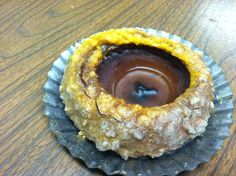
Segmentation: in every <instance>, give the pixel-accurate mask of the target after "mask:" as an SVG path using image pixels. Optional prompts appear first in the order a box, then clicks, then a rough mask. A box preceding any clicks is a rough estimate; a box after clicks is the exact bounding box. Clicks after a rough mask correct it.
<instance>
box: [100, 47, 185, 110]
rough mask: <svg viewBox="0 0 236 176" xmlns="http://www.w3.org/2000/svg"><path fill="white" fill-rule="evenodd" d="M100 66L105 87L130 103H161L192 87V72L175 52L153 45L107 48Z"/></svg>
mask: <svg viewBox="0 0 236 176" xmlns="http://www.w3.org/2000/svg"><path fill="white" fill-rule="evenodd" d="M104 57H105V58H106V59H104V60H103V61H102V62H101V63H100V64H99V65H98V68H97V74H98V79H99V82H100V84H101V85H102V87H103V88H104V89H105V90H106V91H107V92H108V93H110V94H111V95H113V96H115V97H118V98H122V99H124V100H125V101H126V102H127V103H130V104H139V105H141V106H146V107H151V106H161V105H164V104H167V103H171V102H173V101H174V100H175V99H176V98H177V97H178V96H179V95H180V94H182V93H183V92H184V91H185V89H186V88H188V87H189V83H190V77H189V72H188V70H187V69H186V67H185V66H184V64H183V63H182V62H181V61H180V60H179V59H178V58H176V57H174V56H172V55H171V54H169V53H167V52H165V51H163V50H160V49H157V48H153V47H149V46H136V45H121V46H118V47H115V48H114V49H111V50H109V51H107V53H106V54H105V56H104Z"/></svg>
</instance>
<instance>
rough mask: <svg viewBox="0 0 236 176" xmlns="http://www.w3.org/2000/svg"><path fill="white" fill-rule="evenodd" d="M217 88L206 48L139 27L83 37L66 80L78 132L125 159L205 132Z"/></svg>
mask: <svg viewBox="0 0 236 176" xmlns="http://www.w3.org/2000/svg"><path fill="white" fill-rule="evenodd" d="M213 93H214V89H213V80H212V76H211V74H210V71H209V69H208V68H207V66H206V65H205V63H204V62H203V61H202V56H201V54H200V53H198V52H195V51H192V50H191V49H190V48H188V47H187V46H185V45H183V44H181V43H179V42H176V41H174V40H171V39H168V38H163V37H158V36H156V35H151V34H148V33H147V32H145V31H143V30H142V29H139V28H120V29H110V30H107V31H103V32H99V33H96V34H93V35H91V36H89V37H88V38H85V39H83V40H81V42H80V44H79V45H78V47H77V48H76V51H75V52H74V54H73V55H72V57H71V58H70V59H69V61H68V63H67V67H66V70H65V73H64V76H63V79H62V82H61V85H60V97H61V98H62V100H63V102H64V104H65V112H66V113H67V115H68V116H69V118H70V119H71V120H72V121H73V123H74V124H75V126H76V127H77V128H78V129H79V130H80V132H79V134H78V135H81V134H82V135H83V136H84V137H85V138H87V139H89V140H90V141H92V142H94V143H95V145H96V148H97V149H98V150H100V151H107V150H112V151H115V152H116V153H118V154H119V155H120V156H121V157H122V158H123V159H125V160H127V159H128V158H129V157H132V158H137V157H141V156H148V157H152V158H154V157H159V156H161V155H162V154H163V153H165V152H168V151H172V150H175V149H177V148H179V147H181V146H182V145H184V144H185V143H186V142H188V141H190V140H191V139H193V138H195V137H197V136H199V135H201V134H202V133H203V132H204V131H205V129H206V126H207V123H208V119H209V117H210V113H211V111H212V109H213V107H214V104H213V101H212V100H213Z"/></svg>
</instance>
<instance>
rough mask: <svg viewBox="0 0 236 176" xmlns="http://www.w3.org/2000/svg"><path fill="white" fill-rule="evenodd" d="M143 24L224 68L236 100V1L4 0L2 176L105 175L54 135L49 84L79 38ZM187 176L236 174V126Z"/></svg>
mask: <svg viewBox="0 0 236 176" xmlns="http://www.w3.org/2000/svg"><path fill="white" fill-rule="evenodd" d="M135 26H140V27H151V28H155V29H159V30H164V31H167V32H169V33H174V34H176V35H179V36H181V37H183V38H185V39H187V40H189V41H191V42H193V43H194V44H196V45H198V46H199V47H201V48H203V49H204V50H205V51H206V52H207V53H208V54H209V55H210V56H212V57H213V58H214V59H215V60H216V62H217V63H218V64H219V65H220V66H221V67H222V68H223V70H224V72H225V75H226V78H227V79H228V81H229V83H230V86H231V88H232V91H233V93H234V97H235V95H236V71H235V70H236V0H156V1H151V0H145V1H137V0H129V1H128V0H127V1H121V0H114V1H111V0H100V1H98V0H97V1H93V0H64V1H63V0H47V1H46V0H1V1H0V117H1V118H0V175H7V176H8V175H10V176H11V175H55V176H56V175H103V173H102V172H99V171H98V170H92V171H91V170H89V169H87V168H86V167H85V165H84V164H83V163H82V162H80V161H78V160H76V159H73V158H72V157H71V156H70V155H69V154H68V152H67V151H66V150H65V149H64V148H63V147H61V146H60V145H59V144H58V142H57V140H56V138H55V136H54V135H53V134H52V133H51V132H49V129H48V124H47V123H48V122H47V118H45V116H44V113H43V103H42V99H43V85H44V83H45V81H46V79H47V72H48V71H49V69H50V67H51V64H52V62H53V61H54V60H55V59H56V58H57V57H58V56H59V55H60V53H61V52H62V51H63V50H65V49H66V48H67V47H68V46H69V45H71V44H73V43H74V42H75V41H76V40H78V39H80V38H82V37H85V36H88V35H90V34H92V33H95V32H98V31H102V30H106V29H109V28H118V27H135ZM235 102H236V99H235V98H234V104H235ZM235 115H236V112H235V111H234V117H235ZM180 175H182V176H183V175H185V176H186V175H187V176H191V175H194V176H195V175H201V176H202V175H209V176H214V175H223V176H225V175H232V176H235V175H236V123H234V124H233V125H232V126H231V128H230V137H229V138H228V139H227V140H226V141H225V143H224V146H223V147H222V149H221V150H220V151H219V152H217V153H216V154H215V155H214V156H213V158H212V159H211V161H210V162H208V163H206V164H202V165H200V166H199V167H198V168H197V169H196V170H194V171H192V172H185V173H182V174H180Z"/></svg>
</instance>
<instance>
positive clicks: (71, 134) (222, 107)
mask: <svg viewBox="0 0 236 176" xmlns="http://www.w3.org/2000/svg"><path fill="white" fill-rule="evenodd" d="M139 29H141V30H144V31H145V32H147V33H149V34H151V35H156V36H161V37H165V38H169V39H172V40H175V41H178V42H181V43H182V44H184V45H186V46H188V47H189V48H191V49H192V50H193V51H198V52H200V53H202V54H203V60H204V62H205V63H206V65H207V66H208V67H209V69H210V70H211V74H212V76H213V79H214V87H215V94H214V105H215V108H214V111H213V113H212V114H211V117H210V119H209V121H208V126H207V128H206V131H205V132H204V133H203V134H202V135H201V136H199V137H196V138H195V139H193V140H192V141H190V142H188V143H187V144H185V145H184V146H182V147H181V148H179V149H177V150H175V151H171V152H168V153H166V154H164V155H163V156H161V157H158V158H154V159H151V158H148V157H140V158H136V159H133V158H130V159H128V160H127V161H125V160H123V159H121V157H120V156H119V155H117V154H116V153H115V152H113V151H105V152H101V151H99V150H98V149H97V148H96V147H95V144H94V143H93V142H91V141H89V140H87V139H81V140H80V139H78V136H77V134H78V131H79V130H78V129H77V128H76V127H75V126H74V124H73V122H72V121H71V120H70V119H69V117H68V116H67V115H66V113H65V111H64V104H63V102H62V100H61V99H60V93H59V86H60V84H61V79H62V77H63V74H64V70H65V67H66V64H67V61H68V59H69V58H70V57H71V55H72V54H73V52H74V51H75V49H76V47H77V46H78V44H79V42H76V43H75V44H74V45H72V46H70V47H69V48H68V49H67V50H66V51H64V52H63V53H62V54H61V56H60V57H59V58H58V59H57V60H56V61H55V62H54V63H53V66H52V68H51V70H50V71H49V73H48V80H47V82H46V83H45V85H44V90H45V95H44V100H43V101H44V104H45V115H46V116H47V117H48V120H49V127H50V130H51V131H52V132H53V133H54V134H55V135H56V136H57V139H58V141H59V143H60V144H61V145H63V146H65V147H66V148H67V149H68V150H69V152H70V154H71V155H72V156H73V157H75V158H79V159H81V160H82V161H84V163H85V164H86V165H87V166H88V167H89V168H99V169H101V170H103V171H104V172H105V173H106V174H108V175H113V174H121V175H129V176H134V175H150V176H152V175H177V174H178V173H180V172H182V171H191V170H193V169H195V168H196V167H197V166H198V165H199V164H201V163H203V162H207V161H209V160H210V159H211V157H212V155H213V154H214V153H215V152H216V151H217V150H219V149H220V148H221V146H222V144H223V142H224V140H225V138H226V137H228V136H229V126H230V125H231V124H232V110H233V103H232V92H231V90H230V87H229V85H228V82H227V80H226V79H225V77H224V74H223V72H222V70H221V68H220V67H219V66H218V65H217V64H216V62H215V61H214V60H213V59H212V58H211V57H209V56H208V55H207V54H205V53H204V52H203V50H202V49H200V48H199V47H197V46H196V45H194V44H192V43H191V42H189V41H186V40H184V39H182V38H180V37H179V36H176V35H172V34H169V33H166V32H164V31H158V30H154V29H143V28H139Z"/></svg>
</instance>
